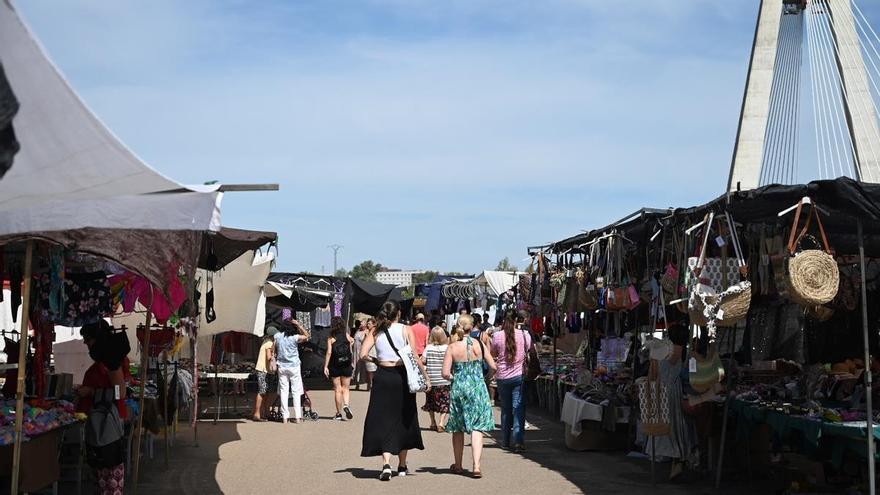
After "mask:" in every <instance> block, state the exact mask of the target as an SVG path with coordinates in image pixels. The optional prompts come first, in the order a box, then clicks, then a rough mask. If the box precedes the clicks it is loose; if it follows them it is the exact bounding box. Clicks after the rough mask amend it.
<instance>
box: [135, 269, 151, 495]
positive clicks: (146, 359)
mask: <svg viewBox="0 0 880 495" xmlns="http://www.w3.org/2000/svg"><path fill="white" fill-rule="evenodd" d="M152 291H153V286H152V284H151V285H150V292H152ZM152 318H153V303H152V302H150V308H149V309H147V316H146V321H145V323H144V345H143V348H142V349H141V367H140V374H141V376H140V379H141V391H140V394H139V400H140V412H139V413H138V417H137V425H136V426H135V429H134V447H133V449H134V472H132V475H131V483H132V489H131V492H132V494H134V495H137V489H138V474H140V464H141V437H142V436H143V428H144V410H145V409H146V408H145V407H144V406H145V404H144V392H145V391H146V388H147V366H149V364H150V333H151V331H150V325H152V324H153V321H152Z"/></svg>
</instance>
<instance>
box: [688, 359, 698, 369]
mask: <svg viewBox="0 0 880 495" xmlns="http://www.w3.org/2000/svg"><path fill="white" fill-rule="evenodd" d="M688 370H689V371H690V372H691V373H696V372H697V358H690V359H688Z"/></svg>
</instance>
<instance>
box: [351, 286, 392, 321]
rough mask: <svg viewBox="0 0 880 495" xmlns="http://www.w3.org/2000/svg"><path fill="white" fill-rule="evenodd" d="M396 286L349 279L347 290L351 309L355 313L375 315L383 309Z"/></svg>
mask: <svg viewBox="0 0 880 495" xmlns="http://www.w3.org/2000/svg"><path fill="white" fill-rule="evenodd" d="M394 289H395V286H394V285H389V284H381V283H379V282H372V281H368V280H357V279H353V278H350V279H348V285H347V292H348V294H349V297H350V299H349V301H350V303H351V310H352V311H354V312H355V313H364V314H368V315H375V314H376V313H378V312H379V310H380V309H382V304H384V303H385V301H387V300H388V298H389V296H391V294H392V292H393V291H394Z"/></svg>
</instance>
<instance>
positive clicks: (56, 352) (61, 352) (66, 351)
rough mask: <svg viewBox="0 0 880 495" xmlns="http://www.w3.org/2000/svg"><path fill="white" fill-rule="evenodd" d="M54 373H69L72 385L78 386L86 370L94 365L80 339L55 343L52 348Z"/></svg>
mask: <svg viewBox="0 0 880 495" xmlns="http://www.w3.org/2000/svg"><path fill="white" fill-rule="evenodd" d="M52 355H53V358H54V364H55V372H56V373H70V374H72V375H73V383H74V384H80V383H82V380H83V375H85V374H86V370H88V369H89V367H90V366H91V365H92V363H94V361H92V358H91V357H89V349H88V348H87V347H86V345H85V344H83V342H82V339H77V340H68V341H66V342H60V343H59V342H56V343H55V344H54V345H53V346H52Z"/></svg>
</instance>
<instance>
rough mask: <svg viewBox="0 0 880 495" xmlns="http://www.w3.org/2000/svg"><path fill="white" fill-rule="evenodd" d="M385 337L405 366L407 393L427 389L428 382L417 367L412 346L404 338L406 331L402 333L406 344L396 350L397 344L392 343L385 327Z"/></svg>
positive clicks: (392, 340)
mask: <svg viewBox="0 0 880 495" xmlns="http://www.w3.org/2000/svg"><path fill="white" fill-rule="evenodd" d="M385 337H386V338H387V339H388V343H389V344H391V348H392V349H394V352H395V354H397V357H399V358H400V360H401V361H403V367H404V368H406V382H407V385H409V393H411V394H414V393H417V392H424V391H425V390H427V389H428V382H427V381H426V380H425V375H423V374H422V370H421V369H420V368H419V363H418V361H417V360H416V355H415V353H414V352H413V350H412V347H410V345H409V341H408V340H407V338H406V332H404V334H403V338H404V340H405V341H406V344H405V345H404V346H403V349H400V350H398V349H397V346H396V345H394V339H392V338H391V333H390V332H389V331H388V329H387V328H386V329H385Z"/></svg>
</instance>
